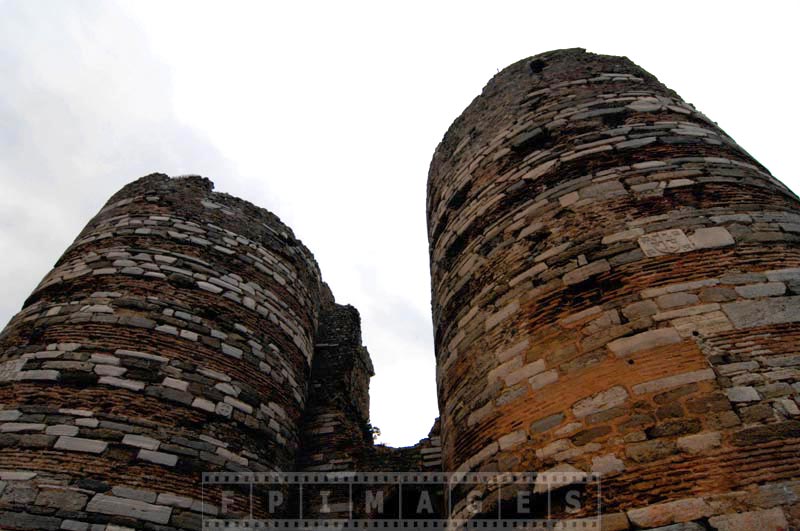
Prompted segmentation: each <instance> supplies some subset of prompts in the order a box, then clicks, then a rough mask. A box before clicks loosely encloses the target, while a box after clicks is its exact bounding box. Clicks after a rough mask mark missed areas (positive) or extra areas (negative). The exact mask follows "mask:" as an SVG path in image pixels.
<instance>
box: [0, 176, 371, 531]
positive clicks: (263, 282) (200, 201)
mask: <svg viewBox="0 0 800 531" xmlns="http://www.w3.org/2000/svg"><path fill="white" fill-rule="evenodd" d="M212 188H213V185H212V183H211V181H209V180H208V179H205V178H201V177H195V176H189V177H180V178H172V179H171V178H169V177H167V176H166V175H162V174H153V175H149V176H147V177H143V178H141V179H139V180H137V181H135V182H133V183H131V184H129V185H128V186H126V187H124V188H123V189H122V190H121V191H120V192H119V193H117V194H116V195H114V196H113V197H112V198H111V200H110V201H109V202H108V203H107V204H106V205H105V207H103V209H102V210H101V211H100V213H99V214H97V216H95V218H94V219H92V220H91V221H90V222H89V224H88V225H87V227H86V228H85V229H84V230H83V232H82V233H81V234H80V235H79V236H78V238H77V239H76V240H75V242H74V243H73V244H72V245H71V246H70V247H69V248H68V249H67V250H66V252H65V253H64V255H63V256H62V257H61V258H60V259H59V260H58V263H57V264H56V266H55V267H54V268H53V270H52V271H51V272H50V273H48V274H47V276H46V277H45V278H44V280H42V282H41V284H40V285H39V286H38V287H37V288H36V290H35V291H34V292H33V294H32V295H31V296H30V298H29V299H28V300H27V301H26V303H25V305H24V307H23V309H22V311H21V312H20V313H18V314H17V315H16V316H15V317H14V318H13V319H12V320H11V322H10V323H9V324H8V326H7V327H6V328H5V330H4V331H3V332H2V334H0V352H2V357H0V404H2V406H1V407H2V409H0V502H1V503H0V522H2V524H3V526H10V527H12V528H15V527H18V528H35V529H59V528H60V529H88V525H89V524H98V525H102V524H108V525H119V526H123V527H134V528H137V529H139V528H145V527H146V528H148V529H175V528H181V529H199V528H200V522H201V514H202V512H205V514H206V515H213V514H216V512H218V511H219V509H220V507H219V504H220V499H222V497H221V496H220V494H219V492H215V491H214V490H213V489H206V491H205V492H203V491H202V486H201V474H202V472H207V471H234V472H238V471H241V472H246V471H258V472H261V471H282V470H292V469H294V467H295V465H296V459H297V452H298V448H299V445H300V428H301V421H302V415H303V413H304V409H305V400H306V388H307V385H308V379H309V375H310V370H311V360H312V355H313V351H314V338H315V334H316V329H317V322H318V318H319V307H320V290H321V281H320V274H319V270H318V267H317V264H316V262H315V260H314V258H313V256H312V255H311V253H310V252H309V251H308V250H307V249H306V248H305V246H303V244H302V243H301V242H300V241H298V240H297V239H296V238H295V237H294V235H293V234H292V231H291V230H290V229H289V228H288V227H286V226H285V225H284V224H283V223H281V222H280V220H279V219H278V218H277V217H276V216H274V215H273V214H271V213H269V212H267V211H266V210H263V209H261V208H258V207H255V206H254V205H252V204H250V203H247V202H245V201H242V200H240V199H236V198H234V197H231V196H228V195H226V194H220V193H215V192H213V191H212ZM360 383H363V382H360ZM244 494H246V493H244ZM204 496H205V500H204ZM212 500H213V501H212ZM228 502H229V505H230V507H227V508H226V510H227V511H228V512H235V511H246V510H247V505H246V504H247V502H246V497H245V496H244V495H241V496H240V493H234V494H232V495H231V496H230V500H228ZM256 517H258V514H256ZM147 526H149V527H147ZM158 526H162V527H158ZM92 529H94V527H92ZM109 529H110V527H109Z"/></svg>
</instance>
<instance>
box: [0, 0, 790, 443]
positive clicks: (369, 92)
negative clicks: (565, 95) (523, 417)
mask: <svg viewBox="0 0 800 531" xmlns="http://www.w3.org/2000/svg"><path fill="white" fill-rule="evenodd" d="M799 6H800V3H798V2H796V1H787V2H766V1H765V2H752V1H749V2H731V1H726V2H697V1H694V2H677V1H671V2H667V3H651V2H642V1H638V2H611V1H606V2H599V1H593V2H586V3H576V2H564V1H562V2H547V3H544V2H533V1H527V2H503V1H497V0H495V1H492V2H488V1H485V2H480V3H478V2H467V1H463V0H462V1H457V2H434V1H427V2H420V3H415V2H410V1H404V2H396V3H389V2H375V1H371V2H343V1H337V2H318V3H316V2H299V1H297V2H267V1H258V2H222V1H219V2H199V1H197V0H192V1H191V2H189V1H187V2H178V1H171V2H169V1H158V2H147V1H143V0H137V1H135V2H134V1H131V2H125V1H120V2H115V1H105V2H99V1H89V0H82V1H66V0H58V1H57V0H51V1H44V0H17V1H12V0H0V82H2V93H1V94H2V96H0V256H2V261H1V262H0V321H2V322H6V321H7V320H8V319H10V318H11V316H12V315H13V314H14V313H15V312H16V311H18V310H19V308H20V306H21V304H22V302H23V300H24V299H25V298H26V297H27V295H28V294H29V293H30V291H31V290H32V289H33V288H34V287H35V285H36V284H37V283H38V281H39V280H40V279H41V278H42V276H44V274H45V273H46V272H47V271H48V270H49V269H50V268H51V267H52V265H53V264H54V262H55V261H56V260H57V259H58V257H59V256H60V254H61V253H62V252H63V250H64V249H65V248H66V247H67V246H68V245H69V243H70V242H71V241H72V240H73V239H74V237H75V236H76V235H77V234H78V232H79V231H80V230H81V229H82V228H83V226H84V224H85V223H86V222H87V221H88V220H89V218H90V217H91V216H93V215H94V214H95V213H96V212H97V210H98V209H99V208H100V207H101V206H102V204H103V203H104V202H105V201H106V200H107V199H108V198H109V196H110V195H111V194H113V193H114V192H115V191H116V190H118V189H119V188H120V187H121V186H123V185H124V184H125V183H127V182H129V181H131V180H133V179H136V178H137V177H140V176H142V175H145V174H148V173H152V172H156V171H159V172H164V173H168V174H170V175H181V174H189V173H192V174H201V175H205V176H207V177H210V178H211V179H212V180H213V181H214V182H215V183H216V189H217V190H218V191H222V192H228V193H230V194H233V195H236V196H240V197H242V198H245V199H247V200H249V201H252V202H253V203H256V204H258V205H260V206H263V207H266V208H268V209H269V210H271V211H273V212H275V213H276V214H277V215H279V216H280V217H281V219H282V220H283V221H284V222H286V223H287V224H288V225H289V226H291V227H292V228H293V230H294V232H295V234H296V235H297V236H298V237H299V238H300V239H302V240H303V242H304V243H305V244H306V245H307V246H308V247H309V248H310V249H311V251H312V252H313V253H314V254H315V256H316V258H317V260H318V262H319V264H320V267H321V269H322V274H323V278H324V279H325V280H326V281H327V282H328V283H329V284H330V286H331V288H332V289H333V291H334V294H335V296H336V298H337V301H338V302H340V303H350V304H353V305H354V306H356V307H357V308H358V309H359V310H360V312H361V316H362V326H363V336H364V342H365V344H366V345H367V346H368V347H369V350H370V352H371V353H372V358H373V360H374V363H375V369H376V373H377V374H376V376H375V378H373V380H372V393H371V396H372V413H371V417H372V423H373V424H374V425H377V426H378V427H380V428H381V430H382V432H383V436H382V439H381V440H382V441H383V442H386V443H387V444H391V445H408V444H413V443H415V442H416V441H418V440H419V439H420V438H422V437H424V436H425V435H426V434H427V433H428V430H429V428H430V427H431V424H432V422H433V419H434V417H436V415H437V408H436V390H435V379H434V357H433V344H432V332H431V318H430V281H429V276H428V254H427V236H426V230H425V182H426V179H427V171H428V164H429V162H430V159H431V156H432V155H433V151H434V149H435V148H436V145H437V144H438V142H439V141H440V140H441V138H442V136H443V135H444V132H445V131H446V130H447V127H448V126H449V125H450V123H451V122H452V121H453V120H454V119H455V118H456V117H457V116H458V115H459V114H460V113H461V111H462V110H463V109H464V108H465V107H466V106H467V105H468V104H469V102H470V101H471V100H472V99H473V98H474V97H475V96H477V95H478V94H479V93H480V91H481V89H482V87H483V86H484V85H485V84H486V82H487V81H488V80H489V78H490V77H491V76H492V75H494V74H495V73H496V72H497V71H498V70H500V69H502V68H503V67H505V66H507V65H509V64H510V63H512V62H514V61H517V60H519V59H522V58H524V57H528V56H530V55H534V54H536V53H540V52H544V51H547V50H551V49H556V48H568V47H583V48H586V49H588V50H589V51H592V52H598V53H606V54H615V55H627V56H628V57H630V58H631V59H633V60H634V61H635V62H636V63H638V64H639V65H641V66H642V67H644V68H645V69H647V70H648V71H650V72H651V73H653V74H654V75H656V76H657V77H658V78H659V79H660V80H661V81H663V82H664V83H666V84H667V85H668V86H670V87H671V88H673V89H675V90H676V91H677V92H678V93H679V94H680V95H681V96H683V97H684V99H686V100H687V101H689V102H691V103H694V104H695V105H696V106H697V107H698V108H699V109H700V110H701V111H703V112H705V113H706V114H707V115H708V116H709V117H711V118H712V119H714V120H716V121H718V122H719V124H720V125H721V126H722V127H723V128H724V129H725V130H726V131H727V132H728V133H729V134H730V135H732V136H733V137H734V138H735V139H736V140H737V141H738V142H739V143H740V144H741V145H742V146H743V147H744V148H745V149H747V150H748V151H749V152H750V153H751V154H752V155H753V156H755V157H756V158H757V159H759V160H760V161H761V162H762V163H763V164H765V165H766V166H767V167H768V168H769V169H770V170H772V172H773V174H774V175H775V176H777V177H778V178H780V179H782V180H783V181H784V182H786V183H787V184H788V185H789V186H791V187H793V189H795V190H800V175H798V164H797V163H796V157H797V151H798V148H797V140H798V137H797V127H798V124H800V110H798V107H799V106H798V94H797V87H798V86H800V79H799V77H800V75H799V74H798V71H800V69H798V67H797V53H798V52H800V46H798V44H799V43H800V37H798V31H797V24H798V20H800V17H798V15H800V7H799Z"/></svg>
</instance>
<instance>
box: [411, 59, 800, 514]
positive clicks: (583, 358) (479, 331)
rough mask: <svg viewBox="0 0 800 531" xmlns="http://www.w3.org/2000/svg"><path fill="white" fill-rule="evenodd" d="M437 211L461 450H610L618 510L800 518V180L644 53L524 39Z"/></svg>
mask: <svg viewBox="0 0 800 531" xmlns="http://www.w3.org/2000/svg"><path fill="white" fill-rule="evenodd" d="M427 212H428V233H429V241H430V258H431V274H432V292H433V320H434V329H435V330H434V332H435V344H436V356H437V381H438V392H439V406H440V410H441V418H442V433H443V455H444V467H445V469H446V470H461V471H496V470H500V471H541V470H564V471H570V470H573V471H585V472H589V471H594V472H598V473H601V474H602V505H603V512H605V513H606V517H605V522H606V525H607V528H608V529H627V528H628V527H629V526H630V527H631V528H636V529H641V528H655V527H659V526H665V525H669V524H673V523H680V522H690V521H697V522H702V523H703V525H704V526H705V525H706V524H707V525H708V526H710V528H711V529H751V528H752V529H768V528H769V529H774V528H777V527H780V526H786V525H787V522H788V523H789V524H792V525H798V524H800V510H798V503H797V501H798V499H800V452H798V450H800V421H798V415H800V410H798V391H800V324H798V323H799V322H800V246H799V245H798V241H800V203H799V202H798V198H797V197H796V196H795V195H794V194H793V193H791V192H790V191H789V190H788V189H787V188H786V186H784V185H783V184H781V183H780V182H779V181H777V180H776V179H775V178H774V177H773V176H772V175H771V174H770V173H769V172H768V171H767V170H766V169H765V168H764V167H763V166H761V165H760V164H759V163H758V162H757V161H756V160H754V159H753V158H752V157H750V156H749V155H748V154H747V153H746V152H745V151H744V150H743V149H742V148H741V147H739V146H738V145H737V144H736V143H735V142H734V141H733V140H732V139H731V138H730V137H728V136H727V135H726V134H725V133H724V132H723V131H722V130H721V129H720V128H719V127H717V125H716V124H715V123H714V122H712V121H711V120H709V119H708V118H707V117H706V116H704V115H703V114H702V113H700V112H698V111H697V110H696V109H694V108H693V107H692V106H691V105H689V104H687V103H685V102H684V101H682V100H681V98H680V97H679V96H678V95H677V94H676V93H675V92H673V91H671V90H670V89H668V88H667V87H665V86H664V85H663V84H661V83H660V82H658V80H657V79H656V78H654V77H653V76H652V75H650V74H648V73H647V72H645V71H644V70H642V69H641V68H639V67H638V66H636V65H635V64H633V63H632V62H631V61H630V60H628V59H627V58H621V57H609V56H601V55H595V54H591V53H586V52H585V51H584V50H581V49H573V50H561V51H554V52H550V53H545V54H542V55H539V56H536V57H533V58H529V59H525V60H523V61H520V62H518V63H515V64H513V65H511V66H509V67H508V68H506V69H505V70H503V71H502V72H500V73H499V74H497V75H496V76H495V77H494V78H493V79H492V80H491V81H490V82H489V84H488V85H487V86H486V87H485V89H484V90H483V93H482V94H481V95H480V96H478V97H477V98H476V99H475V100H474V101H473V102H472V103H471V104H470V105H469V107H468V108H467V109H466V110H465V111H464V113H463V114H462V115H461V116H460V117H459V118H458V119H457V120H456V121H455V122H454V123H453V125H452V126H451V127H450V129H449V130H448V132H447V134H446V135H445V137H444V140H443V141H442V143H441V144H440V145H439V147H438V148H437V150H436V153H435V155H434V157H433V162H432V164H431V168H430V174H429V179H428V207H427ZM463 509H464V504H463V500H462V503H461V504H460V505H459V504H456V511H455V513H456V514H457V513H458V511H459V510H463ZM578 516H580V513H578ZM753 522H756V523H753ZM748 525H750V526H751V527H747V526H748ZM770 526H772V527H770ZM681 529H684V528H683V527H682V528H681ZM685 529H695V528H694V527H685ZM698 529H700V527H698ZM702 529H707V527H702Z"/></svg>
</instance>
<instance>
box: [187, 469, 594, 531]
mask: <svg viewBox="0 0 800 531" xmlns="http://www.w3.org/2000/svg"><path fill="white" fill-rule="evenodd" d="M203 492H204V501H205V503H207V504H208V509H209V510H208V511H207V513H206V512H204V527H206V528H216V527H225V528H230V527H231V526H234V528H237V527H239V526H247V525H250V526H252V525H254V524H255V523H258V525H264V526H267V527H272V526H279V527H284V526H286V525H288V526H290V527H299V528H305V527H316V526H318V525H323V524H320V522H326V523H325V524H324V525H325V526H329V525H344V524H345V522H357V525H358V527H359V528H385V527H387V526H388V527H395V526H397V525H400V523H402V526H403V527H429V526H434V527H436V526H437V525H445V524H447V523H450V524H454V523H455V524H458V523H459V522H467V521H468V520H471V519H481V520H482V521H485V523H486V525H487V526H488V527H502V526H505V525H508V523H509V522H511V521H513V522H516V523H517V524H518V526H519V525H522V526H523V527H526V526H534V525H545V524H548V523H553V522H555V521H563V520H564V515H565V514H566V515H567V519H570V520H576V521H580V522H581V525H582V527H585V528H587V529H592V528H598V529H599V527H598V526H599V515H600V503H599V495H600V477H599V476H598V475H595V474H586V473H582V472H577V473H575V472H570V473H538V474H537V473H532V472H531V473H518V474H510V473H504V474H499V473H498V474H495V473H469V474H459V473H433V474H423V473H418V472H407V473H398V472H371V473H347V472H336V473H308V472H305V473H302V472H288V473H282V474H278V473H264V474H253V473H250V474H235V473H207V474H204V476H203ZM551 514H559V515H561V516H560V517H559V519H558V520H555V519H551ZM434 522H438V523H437V524H434ZM354 525H356V524H354Z"/></svg>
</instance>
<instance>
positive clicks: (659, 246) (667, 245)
mask: <svg viewBox="0 0 800 531" xmlns="http://www.w3.org/2000/svg"><path fill="white" fill-rule="evenodd" d="M639 247H641V248H642V251H644V254H645V256H649V257H654V256H664V255H666V254H675V253H685V252H688V251H691V250H693V249H694V245H692V242H690V241H689V238H687V237H686V234H684V233H683V231H682V230H681V229H670V230H662V231H661V232H653V233H652V234H645V235H644V236H641V237H640V238H639Z"/></svg>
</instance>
